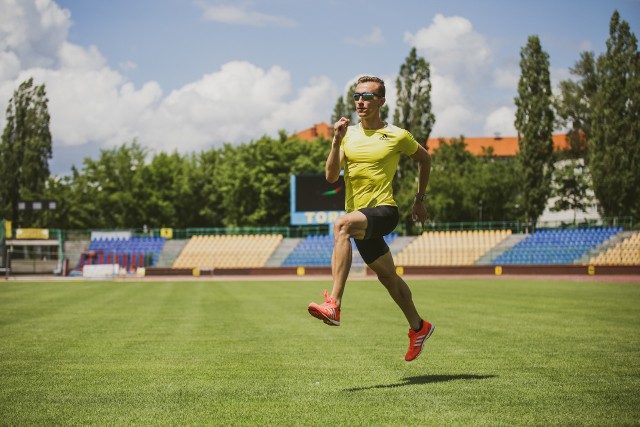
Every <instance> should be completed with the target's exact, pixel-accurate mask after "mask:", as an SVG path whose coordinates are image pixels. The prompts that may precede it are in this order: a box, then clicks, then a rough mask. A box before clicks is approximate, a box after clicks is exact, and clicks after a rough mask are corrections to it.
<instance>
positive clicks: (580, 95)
mask: <svg viewBox="0 0 640 427" xmlns="http://www.w3.org/2000/svg"><path fill="white" fill-rule="evenodd" d="M570 71H571V74H572V75H574V76H576V77H577V80H576V81H574V80H571V79H569V80H563V81H561V82H560V95H559V96H558V97H557V98H556V99H555V102H554V104H555V109H556V111H557V112H558V119H559V122H560V123H559V124H560V126H562V127H568V129H569V130H568V132H567V141H568V142H569V150H568V153H567V154H568V157H569V158H573V159H581V158H582V159H586V158H587V157H588V156H587V150H588V141H589V138H590V136H591V122H592V119H591V114H592V109H593V103H594V98H595V95H596V92H597V90H598V80H597V76H596V61H595V59H594V55H593V52H583V53H582V54H581V55H580V60H579V61H578V62H577V63H576V64H575V66H574V67H573V68H571V69H570Z"/></svg>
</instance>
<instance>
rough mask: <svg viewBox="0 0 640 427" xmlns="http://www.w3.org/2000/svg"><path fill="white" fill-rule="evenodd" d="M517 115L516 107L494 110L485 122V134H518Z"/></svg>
mask: <svg viewBox="0 0 640 427" xmlns="http://www.w3.org/2000/svg"><path fill="white" fill-rule="evenodd" d="M515 117H516V108H515V107H500V108H498V109H496V110H494V111H492V112H491V113H490V114H489V115H488V116H487V118H486V120H485V123H484V134H485V136H491V135H495V134H500V135H501V136H514V135H516V134H517V132H516V128H515V126H514V124H513V123H514V121H515Z"/></svg>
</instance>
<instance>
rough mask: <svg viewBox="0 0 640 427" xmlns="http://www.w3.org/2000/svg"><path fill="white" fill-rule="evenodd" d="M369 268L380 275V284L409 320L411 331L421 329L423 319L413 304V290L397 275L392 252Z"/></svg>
mask: <svg viewBox="0 0 640 427" xmlns="http://www.w3.org/2000/svg"><path fill="white" fill-rule="evenodd" d="M369 268H371V269H372V270H373V271H374V272H375V273H376V274H377V275H378V280H379V281H380V283H382V284H383V285H384V287H385V288H387V291H389V294H390V295H391V298H393V300H394V301H395V302H396V304H398V307H400V310H402V312H403V313H404V316H405V317H406V318H407V321H408V322H409V326H410V327H411V329H413V330H416V331H417V330H418V329H420V326H421V322H422V318H421V317H420V315H419V314H418V310H416V306H415V305H414V303H413V297H412V295H411V289H409V286H408V285H407V283H406V282H405V281H404V280H402V277H400V276H399V275H398V273H396V266H395V263H394V262H393V257H392V256H391V252H387V253H386V254H384V255H382V256H381V257H379V258H378V259H376V260H375V261H374V262H372V263H371V264H369Z"/></svg>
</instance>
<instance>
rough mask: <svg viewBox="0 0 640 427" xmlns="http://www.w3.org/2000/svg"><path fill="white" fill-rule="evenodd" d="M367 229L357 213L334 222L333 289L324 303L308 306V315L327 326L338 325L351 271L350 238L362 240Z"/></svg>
mask: <svg viewBox="0 0 640 427" xmlns="http://www.w3.org/2000/svg"><path fill="white" fill-rule="evenodd" d="M366 229H367V217H366V216H365V215H364V214H363V213H362V212H358V211H354V212H350V213H348V214H346V215H343V216H341V217H340V218H338V219H337V220H336V222H335V223H334V226H333V237H334V241H333V254H332V257H331V273H332V276H333V288H332V289H331V296H329V295H328V293H327V291H325V297H324V299H325V302H324V303H322V304H316V303H313V302H312V303H311V304H309V308H308V309H309V314H311V315H312V316H313V317H316V318H318V319H320V320H322V321H324V322H325V323H326V324H327V325H331V326H339V325H340V305H341V304H342V294H343V293H344V287H345V284H346V283H347V277H349V270H350V269H351V260H352V250H351V240H350V238H351V237H355V238H357V239H362V238H363V237H364V235H365V232H366Z"/></svg>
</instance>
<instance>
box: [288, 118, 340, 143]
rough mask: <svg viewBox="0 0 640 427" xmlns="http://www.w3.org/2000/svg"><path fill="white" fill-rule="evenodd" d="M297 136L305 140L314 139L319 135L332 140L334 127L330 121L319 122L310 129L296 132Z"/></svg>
mask: <svg viewBox="0 0 640 427" xmlns="http://www.w3.org/2000/svg"><path fill="white" fill-rule="evenodd" d="M295 136H297V137H298V138H300V139H302V140H305V141H313V140H314V139H316V138H317V137H319V136H323V137H324V138H326V139H328V140H331V138H333V128H332V127H331V126H329V124H328V123H324V122H323V123H317V124H315V125H313V127H310V128H309V129H305V130H303V131H300V132H298V133H296V134H295Z"/></svg>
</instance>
